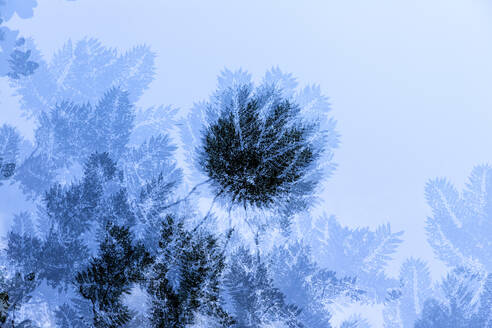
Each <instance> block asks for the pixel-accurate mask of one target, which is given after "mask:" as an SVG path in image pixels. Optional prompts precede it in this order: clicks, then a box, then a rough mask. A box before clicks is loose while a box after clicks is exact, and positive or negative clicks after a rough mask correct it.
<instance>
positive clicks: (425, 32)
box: [0, 0, 492, 276]
mask: <svg viewBox="0 0 492 328" xmlns="http://www.w3.org/2000/svg"><path fill="white" fill-rule="evenodd" d="M491 17H492V4H490V3H488V1H486V0H447V1H443V0H433V1H429V0H413V1H409V0H405V1H390V0H373V1H363V0H352V1H350V0H348V1H303V2H300V1H268V2H267V1H259V0H254V1H242V2H238V1H235V2H232V1H230V2H229V1H172V2H171V1H121V0H105V1H100V0H79V1H76V2H67V1H62V0H40V1H39V5H38V7H37V8H36V9H35V12H34V17H33V18H31V19H29V20H20V19H18V18H13V19H12V20H11V21H9V22H8V24H7V25H8V26H10V27H12V28H17V29H19V30H21V33H22V34H23V35H25V36H32V37H33V39H34V40H35V41H36V43H37V45H38V47H39V49H40V50H41V51H42V53H43V55H44V56H46V57H47V58H49V57H51V55H52V54H53V52H54V51H56V50H57V49H59V48H60V47H61V46H62V45H63V43H64V42H66V41H67V40H68V39H69V38H71V39H72V40H78V39H81V38H83V37H85V36H89V37H95V38H98V39H99V40H100V41H101V42H102V43H103V44H104V45H107V46H112V47H115V48H118V49H120V50H125V49H128V48H130V47H132V46H134V45H138V44H142V43H144V44H148V45H149V46H150V47H151V48H152V50H154V51H155V52H156V53H157V60H156V64H157V72H156V73H157V74H156V78H155V81H154V82H153V83H152V84H151V87H150V89H149V90H148V91H147V92H146V93H145V94H144V96H143V97H142V99H141V100H140V103H139V105H141V106H148V105H149V106H150V105H159V104H164V105H167V104H171V105H175V106H177V107H180V108H183V109H185V110H186V109H188V108H190V107H191V105H192V103H193V102H195V101H199V100H202V99H205V98H207V97H208V96H209V94H210V93H211V92H212V91H213V90H214V88H215V86H216V77H217V75H218V74H219V72H220V71H221V70H222V69H224V68H229V69H237V68H243V69H246V70H248V71H249V72H251V73H252V74H253V76H254V77H255V78H261V77H262V76H263V73H264V72H265V70H267V69H269V68H271V67H272V66H278V67H280V68H281V69H282V70H284V71H287V72H291V73H293V74H294V75H295V76H297V77H298V80H299V82H300V83H301V84H305V83H315V84H319V85H320V86H321V89H322V90H323V91H324V93H325V94H326V95H327V96H329V97H330V100H331V103H332V106H333V111H332V115H333V116H334V117H335V119H337V120H338V129H339V132H340V133H341V135H342V137H341V141H342V142H341V145H340V148H339V149H338V150H337V151H336V154H335V159H336V161H337V162H338V164H339V168H338V169H337V171H336V172H335V175H334V176H333V177H332V178H331V179H329V180H328V181H327V183H326V189H325V193H324V194H323V199H324V202H323V209H322V210H323V211H325V212H326V213H327V214H335V215H337V217H338V218H339V220H340V222H342V223H343V224H347V225H351V226H355V225H364V226H365V225H369V226H376V225H378V224H380V223H383V222H387V221H389V222H390V223H391V225H392V227H393V229H394V230H405V231H406V233H405V235H404V239H405V243H404V244H403V247H402V249H401V250H400V252H399V258H400V259H403V258H405V257H407V256H417V257H422V258H424V259H426V260H431V259H432V258H433V256H432V254H431V249H430V247H428V245H427V242H426V241H425V234H424V223H425V218H426V216H427V215H429V208H428V206H427V205H426V203H425V199H424V186H425V183H426V181H427V180H428V179H430V178H434V177H438V176H445V177H448V178H450V179H451V180H452V181H453V182H454V183H455V184H456V185H457V186H458V188H459V189H461V187H462V186H463V185H464V183H465V181H466V177H467V176H468V174H469V172H470V171H471V169H472V167H473V166H474V165H477V164H481V163H486V162H489V163H492V60H491V58H492V19H491ZM82 26H83V28H81V27H82ZM0 86H1V88H2V91H3V90H7V85H6V83H5V81H2V82H1V84H0ZM6 94H8V92H7V93H4V92H2V96H4V95H6ZM2 104H3V105H5V108H7V107H8V109H7V110H6V111H7V118H6V119H5V120H6V121H18V120H19V119H18V118H17V107H16V99H15V98H7V99H5V98H4V99H3V100H2ZM3 105H2V107H3ZM7 105H8V106H7ZM4 110H5V109H4V108H2V111H4ZM4 118H5V116H3V117H2V118H0V121H1V120H3V119H4ZM25 127H26V129H25V132H26V133H27V134H29V124H25ZM398 267H399V263H398V262H397V263H395V266H394V269H395V272H396V271H397V268H398ZM431 268H432V269H433V273H434V275H435V276H436V275H437V274H438V273H439V272H438V271H439V270H440V269H442V267H441V266H440V265H439V264H438V263H434V264H431Z"/></svg>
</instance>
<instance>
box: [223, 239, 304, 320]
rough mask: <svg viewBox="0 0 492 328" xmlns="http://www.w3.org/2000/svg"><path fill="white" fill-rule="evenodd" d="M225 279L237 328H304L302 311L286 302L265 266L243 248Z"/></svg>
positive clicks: (235, 255) (234, 259) (240, 249)
mask: <svg viewBox="0 0 492 328" xmlns="http://www.w3.org/2000/svg"><path fill="white" fill-rule="evenodd" d="M232 258H233V261H232V263H231V264H230V266H229V269H228V271H227V273H226V275H225V281H224V285H225V287H226V289H227V294H228V297H229V298H230V303H231V306H232V313H233V314H234V317H235V319H236V321H237V327H262V326H263V325H264V326H267V325H281V324H283V325H285V326H286V327H289V328H293V327H303V325H302V323H301V322H300V321H299V315H300V313H301V309H299V308H298V307H297V306H295V305H293V304H289V303H287V302H286V300H285V295H284V294H283V293H282V292H281V291H280V290H279V289H278V288H277V287H275V285H274V282H273V280H272V278H271V276H270V273H269V272H268V268H267V265H266V263H264V262H262V261H261V260H260V258H259V257H255V256H252V255H251V254H250V253H249V251H248V250H246V249H245V248H242V247H240V248H239V249H238V250H237V251H236V252H235V253H234V254H233V255H232Z"/></svg>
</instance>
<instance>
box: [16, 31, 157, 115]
mask: <svg viewBox="0 0 492 328" xmlns="http://www.w3.org/2000/svg"><path fill="white" fill-rule="evenodd" d="M37 57H38V56H35V61H36V62H37V63H38V65H39V68H38V69H37V70H36V71H35V73H34V74H32V75H31V76H30V78H29V79H14V80H11V83H12V86H13V87H15V88H16V90H17V92H18V94H19V95H20V96H21V105H22V108H23V109H24V110H25V111H27V112H28V113H29V114H31V115H35V116H38V115H39V114H40V113H42V112H43V111H45V110H46V109H48V108H54V107H55V106H56V105H57V104H58V103H60V102H63V101H65V100H67V99H70V101H71V102H73V103H75V104H86V103H95V102H97V101H98V100H99V99H101V98H102V97H103V96H104V94H105V92H107V90H111V89H114V88H120V89H122V90H128V91H129V94H128V100H129V102H130V103H134V102H135V101H137V100H138V99H139V98H140V96H141V95H142V93H143V91H144V90H145V89H146V88H147V87H148V85H149V83H150V82H151V81H152V79H153V75H154V57H155V56H154V54H153V53H152V52H151V51H150V49H149V48H148V47H146V46H138V47H135V48H133V49H131V50H129V51H127V52H125V53H123V54H118V52H117V51H116V50H114V49H110V48H106V47H104V46H102V45H101V43H100V42H99V41H97V40H95V39H82V40H80V41H78V42H76V43H75V44H73V43H72V41H68V42H67V43H66V44H65V45H64V46H63V47H62V48H61V50H59V51H58V52H57V53H56V54H55V55H54V56H53V59H52V60H51V62H50V63H47V62H46V61H45V60H44V59H42V58H41V57H39V58H37Z"/></svg>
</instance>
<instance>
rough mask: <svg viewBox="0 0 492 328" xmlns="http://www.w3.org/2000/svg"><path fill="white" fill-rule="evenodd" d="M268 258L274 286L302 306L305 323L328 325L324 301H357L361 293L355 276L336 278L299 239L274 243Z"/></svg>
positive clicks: (310, 325) (327, 314) (314, 325)
mask: <svg viewBox="0 0 492 328" xmlns="http://www.w3.org/2000/svg"><path fill="white" fill-rule="evenodd" d="M269 261H270V265H269V270H270V272H271V275H272V277H273V281H274V283H275V286H277V287H278V289H279V290H280V291H282V293H284V295H285V298H286V300H287V301H288V302H290V303H292V304H295V305H296V306H297V307H298V308H299V309H302V311H301V313H300V314H299V321H300V322H302V323H303V325H304V326H305V327H312V328H316V327H320V328H321V327H331V325H330V318H331V315H330V313H329V312H328V310H327V305H329V304H331V303H334V302H340V299H347V300H349V301H359V300H361V299H362V297H363V295H364V292H363V291H362V290H360V289H358V288H357V284H356V279H355V278H350V277H344V278H338V277H337V276H336V273H335V272H333V271H329V270H327V269H321V268H320V267H319V266H318V264H317V263H316V262H315V261H314V260H313V259H312V255H311V250H310V248H309V247H308V246H306V245H303V244H302V243H301V242H298V241H297V242H292V243H290V244H288V245H285V246H282V247H275V248H274V250H273V251H272V253H271V254H270V256H269Z"/></svg>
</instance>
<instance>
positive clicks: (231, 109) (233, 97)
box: [199, 85, 322, 208]
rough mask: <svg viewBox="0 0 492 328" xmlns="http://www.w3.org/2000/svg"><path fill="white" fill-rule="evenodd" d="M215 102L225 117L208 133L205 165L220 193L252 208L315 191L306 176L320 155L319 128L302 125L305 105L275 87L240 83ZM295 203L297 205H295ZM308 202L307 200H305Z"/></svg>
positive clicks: (202, 160)
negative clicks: (314, 138) (254, 87)
mask: <svg viewBox="0 0 492 328" xmlns="http://www.w3.org/2000/svg"><path fill="white" fill-rule="evenodd" d="M222 97H223V100H224V102H222V103H220V104H215V106H217V105H218V108H217V107H215V106H214V105H211V106H210V109H209V110H210V111H214V112H215V113H216V115H218V116H219V118H218V119H217V121H215V122H211V124H210V126H208V127H207V129H206V131H205V133H204V137H203V148H202V151H201V152H200V154H199V163H200V166H201V168H202V170H203V171H204V173H205V174H206V175H207V176H208V177H209V178H210V179H211V180H212V184H213V186H214V188H215V192H216V194H223V195H224V197H227V199H228V202H231V203H234V204H237V205H240V206H243V207H246V206H256V207H259V208H264V207H271V206H272V205H276V206H278V205H280V204H282V203H286V205H285V206H286V207H287V204H288V206H290V207H294V206H295V205H294V204H295V203H294V201H295V200H297V199H298V198H299V199H300V198H301V197H305V195H306V194H310V193H312V192H313V190H314V188H315V186H316V182H317V181H315V180H310V179H308V178H306V175H308V173H309V171H310V170H314V169H315V163H316V161H317V159H318V158H319V157H320V154H321V152H322V146H321V145H319V144H316V143H313V141H312V136H313V134H314V133H315V131H316V129H317V127H316V125H315V124H314V123H311V124H308V123H305V124H302V123H300V117H299V111H300V108H299V107H298V106H297V105H295V104H293V103H291V102H289V101H288V100H283V99H281V98H280V96H279V94H278V91H275V89H273V88H264V89H257V90H256V91H255V93H253V90H252V89H251V87H250V86H247V85H246V86H239V87H238V88H237V89H232V90H228V91H227V92H226V94H225V95H223V96H222ZM293 203H294V204H293ZM305 205H306V204H305Z"/></svg>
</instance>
